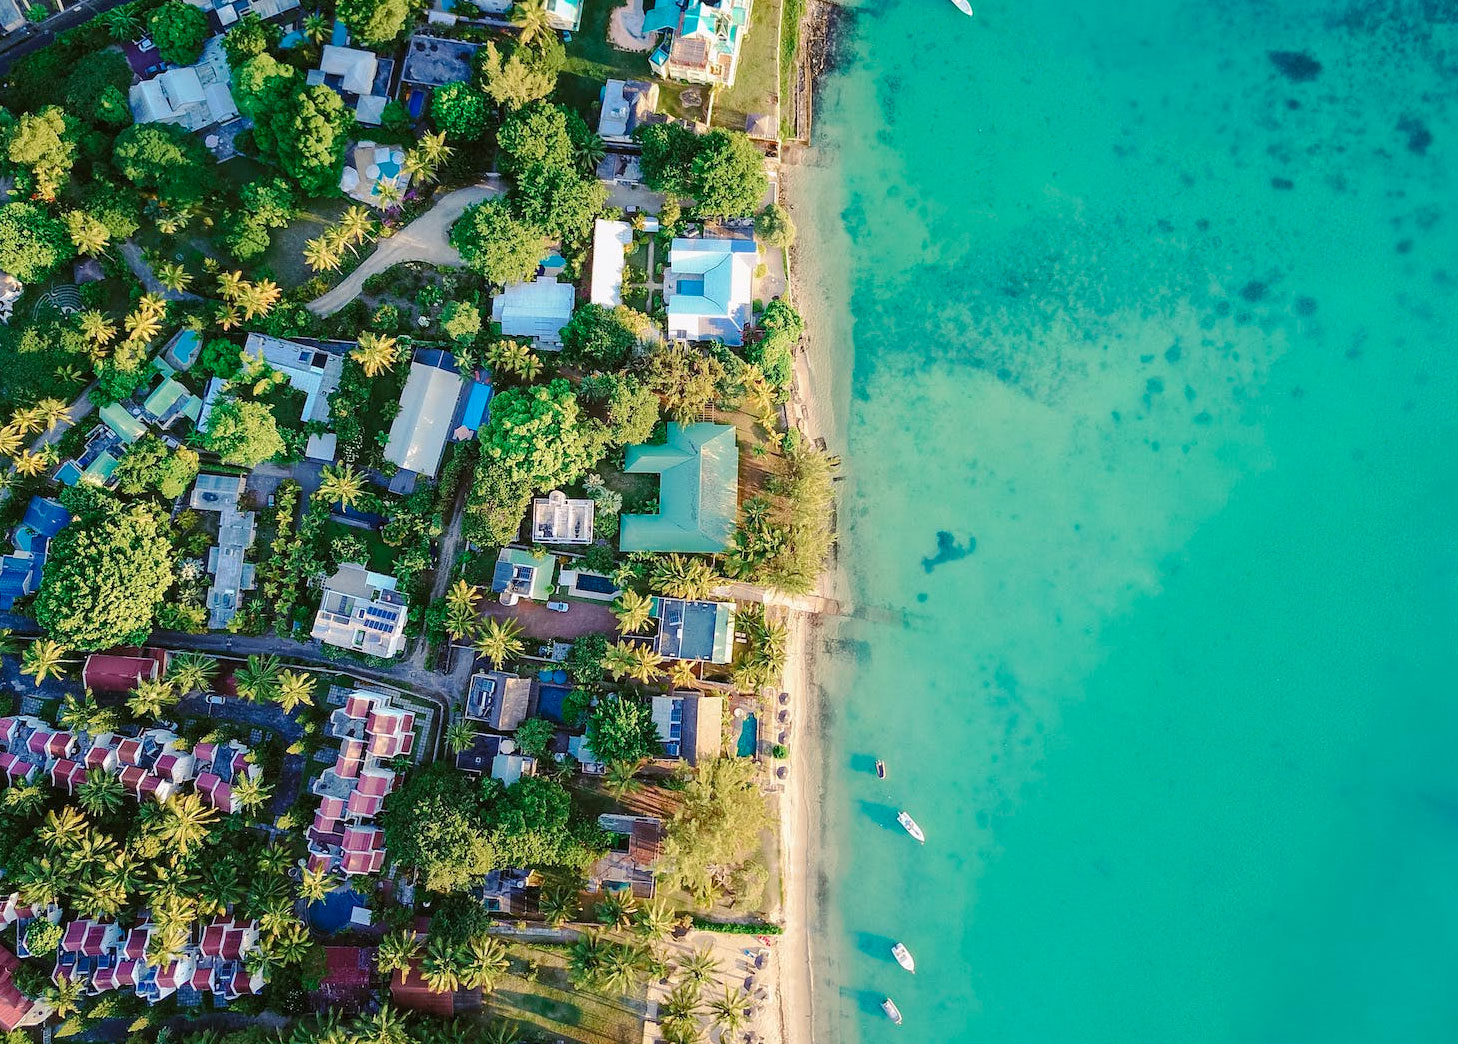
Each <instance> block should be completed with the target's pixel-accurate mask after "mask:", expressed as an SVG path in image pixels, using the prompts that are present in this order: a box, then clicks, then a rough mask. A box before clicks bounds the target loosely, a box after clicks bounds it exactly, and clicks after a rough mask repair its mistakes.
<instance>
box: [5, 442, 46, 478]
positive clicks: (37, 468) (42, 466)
mask: <svg viewBox="0 0 1458 1044" xmlns="http://www.w3.org/2000/svg"><path fill="white" fill-rule="evenodd" d="M13 463H14V465H15V470H16V471H18V472H20V474H22V475H24V476H25V477H26V478H34V477H35V476H37V475H39V474H41V473H42V472H44V471H45V470H46V469H47V468H49V467H50V466H51V448H50V447H49V446H46V447H45V448H43V449H41V450H40V451H39V452H32V451H30V450H25V449H23V450H21V451H20V452H19V453H17V454H16V455H15V459H14V461H13Z"/></svg>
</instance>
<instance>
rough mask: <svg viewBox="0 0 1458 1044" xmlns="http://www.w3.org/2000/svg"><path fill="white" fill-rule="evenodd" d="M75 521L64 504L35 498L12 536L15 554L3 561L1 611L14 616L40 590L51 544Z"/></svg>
mask: <svg viewBox="0 0 1458 1044" xmlns="http://www.w3.org/2000/svg"><path fill="white" fill-rule="evenodd" d="M70 521H71V512H69V511H67V510H66V509H65V507H63V506H62V505H61V503H60V501H57V500H52V499H50V498H49V497H41V496H35V497H31V498H30V503H28V504H26V506H25V514H24V515H22V516H21V519H20V523H19V525H17V526H16V527H15V529H14V531H13V532H12V533H11V542H12V543H13V544H14V546H15V550H13V551H11V552H10V553H9V554H8V555H5V556H4V557H0V611H4V612H7V613H8V612H10V611H11V610H12V609H14V608H15V603H16V602H17V601H19V600H20V599H22V598H24V597H26V596H27V595H33V594H35V593H36V592H37V591H39V590H40V585H41V579H42V575H43V573H44V571H45V567H46V553H47V551H48V550H49V549H50V546H51V541H52V540H54V539H55V538H56V536H57V534H59V533H60V532H61V530H63V529H65V528H66V526H67V524H68V523H69V522H70Z"/></svg>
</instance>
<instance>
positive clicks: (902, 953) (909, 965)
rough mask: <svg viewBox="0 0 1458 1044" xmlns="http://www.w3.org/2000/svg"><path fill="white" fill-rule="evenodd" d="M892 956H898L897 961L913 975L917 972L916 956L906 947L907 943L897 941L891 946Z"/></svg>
mask: <svg viewBox="0 0 1458 1044" xmlns="http://www.w3.org/2000/svg"><path fill="white" fill-rule="evenodd" d="M891 956H892V957H895V958H896V963H897V964H899V965H901V967H903V968H905V969H906V970H907V971H909V972H911V974H912V975H915V974H916V958H914V957H912V956H911V951H910V950H908V949H907V948H906V944H905V943H897V944H896V945H895V946H893V947H891Z"/></svg>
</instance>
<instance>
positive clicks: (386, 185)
mask: <svg viewBox="0 0 1458 1044" xmlns="http://www.w3.org/2000/svg"><path fill="white" fill-rule="evenodd" d="M404 198H405V194H404V193H403V192H401V191H400V185H399V183H397V182H396V181H395V180H394V179H390V180H388V181H387V180H384V179H381V180H379V181H377V182H375V199H376V200H378V201H379V206H380V209H381V210H383V211H385V212H386V213H388V212H389V211H391V210H394V209H395V208H396V207H398V206H399V205H400V200H402V199H404Z"/></svg>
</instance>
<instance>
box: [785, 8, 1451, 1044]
mask: <svg viewBox="0 0 1458 1044" xmlns="http://www.w3.org/2000/svg"><path fill="white" fill-rule="evenodd" d="M974 6H977V7H978V12H977V17H976V18H975V19H972V20H968V19H966V18H964V17H963V16H961V15H960V14H958V13H957V12H956V11H955V9H953V8H952V7H951V5H950V4H948V3H945V2H944V0H916V2H912V0H891V2H888V3H884V4H878V5H876V6H875V7H874V8H862V9H861V10H860V12H859V17H858V19H857V25H856V30H855V32H854V34H853V36H852V38H851V39H850V40H849V42H848V45H847V59H848V60H847V62H846V64H845V65H844V66H843V67H842V70H841V71H840V73H839V74H838V75H837V76H836V77H834V78H833V79H832V80H831V82H830V83H829V84H828V85H827V88H826V91H825V95H824V98H823V99H822V104H821V106H820V109H819V111H818V112H817V128H816V132H817V134H816V146H817V156H816V158H815V164H816V165H815V166H814V167H812V168H811V169H809V170H808V171H806V172H805V174H804V176H803V177H802V179H801V183H800V185H799V194H800V198H801V200H802V217H801V219H800V224H801V229H802V247H805V248H806V249H802V250H801V251H799V254H798V256H799V257H800V258H801V259H802V261H801V263H802V264H803V265H805V266H806V267H807V269H808V278H809V282H810V283H811V285H812V287H814V288H815V289H814V291H813V292H814V294H815V296H816V297H817V299H818V300H819V301H821V302H831V301H849V303H850V307H849V309H842V308H832V309H824V308H823V305H817V306H816V308H817V310H818V311H824V312H826V314H823V315H819V316H817V329H818V330H820V331H822V332H823V334H824V336H822V337H821V338H820V341H821V347H820V348H819V349H818V352H819V353H820V354H819V356H818V357H817V358H816V359H815V360H813V362H815V363H816V364H817V369H818V371H819V372H821V373H827V372H833V373H834V375H835V376H834V378H833V379H829V380H826V381H825V382H824V383H823V384H822V385H821V387H820V389H819V393H820V394H821V396H822V397H823V399H824V400H825V403H824V404H825V405H826V406H827V407H828V408H829V411H830V412H831V413H833V414H834V415H835V416H836V417H837V419H838V420H839V422H840V425H839V426H840V427H841V428H842V429H843V437H842V438H841V440H840V442H842V443H843V444H844V446H845V453H844V457H845V468H844V470H845V472H846V480H845V482H844V483H843V495H844V496H843V503H842V507H841V512H840V520H841V527H842V543H843V556H842V566H843V570H844V577H843V584H844V587H845V589H846V592H847V594H848V597H849V600H850V601H851V602H853V603H854V605H855V606H856V614H855V617H854V618H853V619H851V620H848V621H845V622H843V623H841V624H840V625H838V626H837V627H836V628H835V629H834V633H833V634H832V635H831V636H830V638H829V639H828V641H827V643H826V651H825V652H824V654H823V655H822V657H821V660H820V672H821V681H822V683H823V685H824V688H825V693H826V703H827V706H828V740H827V748H828V750H827V757H828V758H829V760H830V769H829V782H830V796H829V798H828V799H827V807H826V809H825V813H824V827H823V829H824V831H825V834H826V842H827V843H826V844H825V845H824V846H823V850H824V851H827V852H829V853H833V854H830V855H827V856H826V857H825V862H824V866H823V869H824V871H825V888H824V890H823V895H824V899H825V903H826V908H825V911H824V916H823V917H822V918H821V919H820V921H819V925H820V927H819V936H818V938H817V968H816V975H817V995H818V1003H819V1010H818V1032H817V1040H819V1041H822V1042H840V1041H847V1042H849V1041H856V1040H862V1039H864V1040H889V1039H896V1040H901V1041H907V1042H919V1041H927V1042H931V1041H938V1042H947V1041H952V1042H961V1041H969V1042H970V1041H996V1042H998V1044H1040V1042H1045V1041H1047V1042H1053V1041H1060V1042H1061V1041H1069V1040H1075V1041H1079V1042H1081V1044H1097V1042H1104V1041H1109V1042H1114V1041H1118V1042H1124V1044H1128V1042H1135V1044H1144V1042H1151V1044H1152V1042H1167V1041H1176V1040H1177V1041H1181V1042H1195V1044H1202V1042H1210V1044H1215V1042H1221V1044H1224V1042H1231V1044H1234V1042H1242V1044H1248V1042H1259V1041H1266V1040H1270V1041H1277V1040H1280V1041H1290V1040H1323V1041H1333V1042H1346V1041H1352V1042H1357V1041H1361V1042H1371V1041H1387V1040H1391V1041H1405V1042H1427V1041H1435V1042H1436V1041H1445V1042H1446V1041H1451V1040H1452V1039H1454V1034H1455V1032H1458V993H1455V991H1454V990H1453V983H1454V982H1455V981H1458V945H1455V943H1458V889H1455V888H1454V887H1453V882H1454V881H1458V770H1455V768H1454V766H1455V765H1458V757H1455V755H1454V751H1455V750H1458V642H1455V635H1458V521H1455V520H1458V292H1455V290H1458V283H1455V281H1458V213H1455V210H1458V191H1455V189H1458V184H1455V177H1454V173H1455V163H1458V154H1455V147H1458V121H1455V112H1458V110H1455V95H1458V14H1453V13H1451V12H1450V13H1448V14H1447V15H1446V16H1445V15H1444V14H1443V10H1444V5H1442V4H1432V3H1428V4H1424V3H1410V4H1398V3H1385V2H1374V3H1361V4H1352V5H1341V4H1330V3H1311V2H1297V0H1283V2H1282V3H1279V4H1275V3H1255V2H1249V0H1240V2H1235V3H1232V4H1227V5H1210V4H1194V3H1186V2H1174V3H1163V4H1153V3H1146V2H1138V3H1128V2H1121V3H1112V2H1106V0H1098V2H1093V3H1086V4H1083V5H1078V6H1077V7H1075V6H1074V5H1068V4H1063V3H1055V2H1053V0H1027V2H1020V3H1017V4H1003V5H990V4H987V3H983V4H980V5H974ZM1444 17H1446V18H1447V19H1448V20H1447V21H1446V22H1445V21H1442V20H1441V19H1442V18H1444ZM874 756H882V757H885V758H886V759H887V761H888V767H889V769H890V778H889V779H888V780H887V781H885V782H884V783H880V782H878V781H877V780H876V779H875V777H874V773H873V772H872V771H871V759H872V758H873V757H874ZM901 807H904V808H907V809H909V810H910V811H912V812H913V814H914V815H916V817H917V819H918V820H919V822H920V823H921V825H922V826H923V827H924V828H925V830H926V832H927V834H928V844H927V845H926V847H925V848H919V847H917V846H916V845H915V844H914V843H913V842H912V841H910V839H909V838H907V837H906V836H905V835H904V834H903V833H901V832H900V831H899V829H898V828H897V827H896V824H895V812H896V810H897V809H898V808H901ZM894 939H901V940H903V941H905V942H906V943H907V945H908V946H909V947H910V948H911V950H912V952H913V953H914V954H915V955H916V959H917V967H918V974H917V975H916V976H915V977H914V978H913V977H911V976H908V975H906V974H905V973H904V972H902V971H901V970H900V969H899V968H897V967H896V966H895V964H894V963H893V961H892V959H891V957H890V954H889V947H890V944H891V941H892V940H894ZM887 993H889V994H890V995H892V996H893V997H894V998H895V999H896V1001H897V1003H898V1004H899V1005H900V1007H901V1009H902V1011H903V1013H904V1014H905V1016H906V1024H905V1025H904V1026H903V1027H901V1028H900V1029H895V1028H893V1027H891V1026H890V1024H889V1023H887V1022H886V1021H885V1020H884V1019H883V1018H882V1017H881V1015H880V1013H879V1010H878V1004H879V1001H880V999H881V997H882V996H883V995H885V994H887ZM893 1034H894V1035H895V1036H894V1037H893V1036H892V1035H893Z"/></svg>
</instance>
